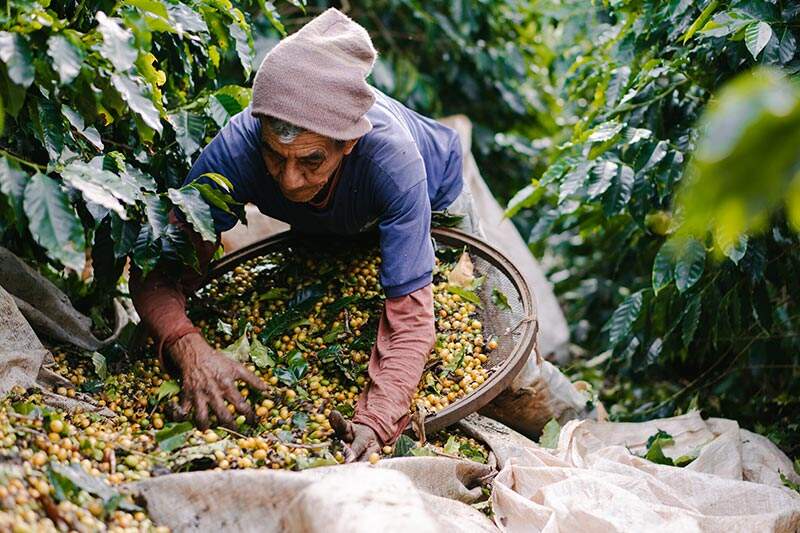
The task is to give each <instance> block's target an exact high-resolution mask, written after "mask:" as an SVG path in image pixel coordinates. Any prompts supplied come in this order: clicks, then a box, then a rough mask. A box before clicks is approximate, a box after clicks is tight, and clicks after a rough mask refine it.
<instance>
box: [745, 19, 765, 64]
mask: <svg viewBox="0 0 800 533" xmlns="http://www.w3.org/2000/svg"><path fill="white" fill-rule="evenodd" d="M770 38H772V27H770V25H769V24H767V23H766V22H764V21H758V22H753V23H752V24H750V25H748V26H747V28H745V31H744V42H745V44H746V45H747V49H748V50H749V51H750V54H752V56H753V59H758V54H760V53H761V51H762V50H763V49H764V47H765V46H767V43H768V42H769V40H770Z"/></svg>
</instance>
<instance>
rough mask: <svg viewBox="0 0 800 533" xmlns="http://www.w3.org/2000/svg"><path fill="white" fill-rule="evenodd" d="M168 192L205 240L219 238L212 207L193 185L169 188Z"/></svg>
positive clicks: (173, 201) (212, 240) (210, 240)
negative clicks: (215, 228) (212, 215)
mask: <svg viewBox="0 0 800 533" xmlns="http://www.w3.org/2000/svg"><path fill="white" fill-rule="evenodd" d="M167 194H168V196H169V199H170V200H172V203H174V204H175V205H176V206H177V207H178V208H179V209H180V210H181V212H182V213H183V214H184V215H185V216H186V220H187V221H188V222H189V223H190V224H191V225H192V227H193V228H194V229H195V231H197V232H198V233H199V234H200V236H201V237H202V238H203V240H206V241H209V242H214V241H216V240H217V234H216V232H215V230H214V222H213V219H212V217H211V209H210V208H209V207H208V204H207V203H206V202H205V201H204V200H203V198H202V196H201V195H200V192H199V191H198V190H197V189H195V188H193V187H182V188H180V189H169V191H167Z"/></svg>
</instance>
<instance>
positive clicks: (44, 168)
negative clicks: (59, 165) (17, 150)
mask: <svg viewBox="0 0 800 533" xmlns="http://www.w3.org/2000/svg"><path fill="white" fill-rule="evenodd" d="M0 155H2V156H5V157H7V158H9V159H13V160H14V161H16V162H17V163H20V164H22V165H26V166H29V167H31V168H32V169H34V170H36V171H38V172H45V171H47V166H45V165H40V164H38V163H33V162H32V161H28V160H27V159H23V158H21V157H19V156H17V155H14V154H12V153H11V152H9V151H7V150H3V149H2V148H0Z"/></svg>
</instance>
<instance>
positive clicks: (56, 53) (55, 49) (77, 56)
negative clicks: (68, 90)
mask: <svg viewBox="0 0 800 533" xmlns="http://www.w3.org/2000/svg"><path fill="white" fill-rule="evenodd" d="M47 55H49V56H50V58H51V59H52V60H53V70H55V71H56V72H57V73H58V78H59V80H61V84H62V85H66V84H68V83H70V82H72V80H74V79H75V78H76V77H77V76H78V74H79V73H80V71H81V64H82V63H83V53H82V52H81V50H80V49H79V48H77V47H76V46H75V45H73V44H72V41H71V40H70V39H69V38H67V37H66V36H64V35H63V34H56V35H51V36H50V38H49V39H47Z"/></svg>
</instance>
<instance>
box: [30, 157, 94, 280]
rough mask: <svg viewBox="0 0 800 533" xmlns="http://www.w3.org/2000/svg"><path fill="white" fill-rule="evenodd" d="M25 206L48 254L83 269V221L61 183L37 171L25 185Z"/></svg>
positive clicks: (36, 238)
mask: <svg viewBox="0 0 800 533" xmlns="http://www.w3.org/2000/svg"><path fill="white" fill-rule="evenodd" d="M24 209H25V214H26V216H27V217H28V227H29V228H30V231H31V234H32V235H33V238H34V239H35V240H36V242H37V243H38V244H39V245H40V246H42V247H43V248H44V249H45V250H46V251H47V253H48V255H49V256H50V257H52V258H54V259H56V260H58V261H60V262H61V263H62V264H63V265H64V266H66V267H68V268H71V269H73V270H75V271H77V272H81V271H83V267H84V264H85V250H86V239H85V237H84V234H83V225H82V224H81V221H80V218H78V214H77V213H76V212H75V209H74V208H73V207H72V206H71V205H70V203H69V199H68V198H67V195H66V194H64V191H62V190H61V187H60V186H59V184H58V183H56V181H55V180H53V179H52V178H49V177H47V176H45V175H44V174H38V173H37V174H35V175H34V176H33V177H32V178H31V179H30V181H29V182H28V184H27V186H26V187H25V194H24Z"/></svg>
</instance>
